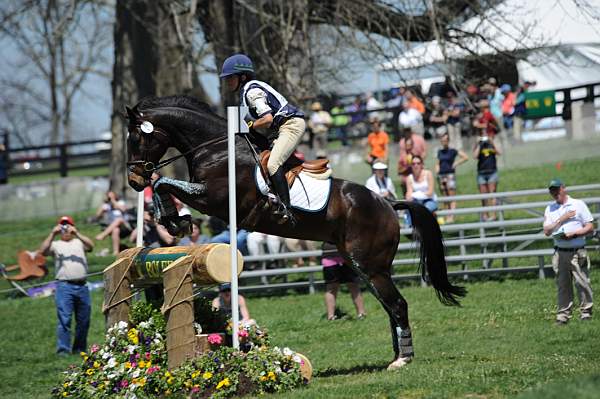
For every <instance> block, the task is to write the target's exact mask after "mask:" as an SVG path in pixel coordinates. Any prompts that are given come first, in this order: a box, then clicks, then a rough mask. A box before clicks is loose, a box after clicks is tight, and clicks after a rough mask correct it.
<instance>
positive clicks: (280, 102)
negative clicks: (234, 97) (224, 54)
mask: <svg viewBox="0 0 600 399" xmlns="http://www.w3.org/2000/svg"><path fill="white" fill-rule="evenodd" d="M220 78H221V79H224V80H225V84H226V85H227V88H228V89H229V90H230V91H232V92H235V91H238V90H239V92H240V104H241V105H243V106H247V107H248V109H249V115H248V117H247V120H248V126H249V127H250V128H251V129H254V130H255V131H257V132H259V133H261V134H263V135H265V136H267V138H273V137H274V138H275V140H274V142H273V149H272V150H271V156H270V157H269V161H268V163H267V169H268V172H269V176H270V178H271V182H272V183H273V188H274V189H275V192H276V193H277V195H278V197H279V199H280V201H279V206H278V207H277V209H276V210H275V211H274V214H276V215H278V216H279V218H280V219H279V223H280V224H281V223H285V222H286V221H288V220H291V221H293V215H292V213H291V212H290V210H289V208H290V193H289V189H288V184H287V180H286V178H285V172H284V170H283V163H284V162H285V161H286V160H287V159H288V158H289V157H290V155H291V154H292V153H293V152H294V150H295V149H296V147H297V146H298V144H300V141H301V139H302V135H303V134H304V130H305V128H306V124H305V122H304V119H303V118H304V113H303V112H302V111H301V110H300V109H299V108H297V107H295V106H293V105H291V104H290V103H288V101H287V100H286V99H285V97H283V96H282V95H281V94H280V93H279V92H277V91H276V90H275V89H273V88H272V87H271V86H269V85H268V84H267V83H265V82H262V81H260V80H256V77H255V74H254V67H253V65H252V60H250V58H249V57H248V56H246V55H244V54H234V55H232V56H231V57H229V58H227V59H226V60H225V62H223V68H222V70H221V75H220Z"/></svg>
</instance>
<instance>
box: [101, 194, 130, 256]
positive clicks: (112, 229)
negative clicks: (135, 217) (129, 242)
mask: <svg viewBox="0 0 600 399" xmlns="http://www.w3.org/2000/svg"><path fill="white" fill-rule="evenodd" d="M126 211H127V206H126V205H125V201H123V200H121V199H119V196H118V195H117V194H116V193H115V192H114V191H109V192H107V193H106V199H105V201H104V203H103V204H102V205H101V206H100V207H99V208H98V211H97V212H96V218H97V219H100V218H101V217H103V218H104V219H105V221H106V223H107V224H108V226H107V227H106V228H105V229H104V230H103V231H102V232H101V233H100V234H98V235H97V236H96V240H97V241H102V240H104V239H105V238H106V237H108V236H109V235H110V236H111V242H112V250H113V255H117V254H118V253H119V249H120V245H121V238H125V237H127V236H128V235H129V234H130V233H131V225H130V224H129V222H128V221H127V220H126V218H125V212H126Z"/></svg>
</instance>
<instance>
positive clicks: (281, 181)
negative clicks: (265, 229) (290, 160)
mask: <svg viewBox="0 0 600 399" xmlns="http://www.w3.org/2000/svg"><path fill="white" fill-rule="evenodd" d="M271 182H272V183H273V188H274V189H275V192H276V193H277V196H278V197H279V200H280V202H279V207H278V208H277V209H276V210H275V211H274V212H273V213H274V214H275V215H278V216H279V218H280V219H279V221H278V223H279V224H283V223H285V222H287V221H290V222H292V223H294V222H295V220H294V215H292V212H291V211H290V191H289V188H288V183H287V180H286V178H285V172H284V170H283V167H282V166H280V167H279V169H277V172H275V174H274V175H271Z"/></svg>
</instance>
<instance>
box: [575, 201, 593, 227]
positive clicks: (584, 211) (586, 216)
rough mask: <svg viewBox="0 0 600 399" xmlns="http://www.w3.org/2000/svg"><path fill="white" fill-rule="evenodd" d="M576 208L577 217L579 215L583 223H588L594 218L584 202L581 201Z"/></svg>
mask: <svg viewBox="0 0 600 399" xmlns="http://www.w3.org/2000/svg"><path fill="white" fill-rule="evenodd" d="M578 208H579V212H580V215H579V217H581V222H582V223H583V224H586V223H590V222H592V221H593V220H594V217H593V216H592V213H591V212H590V209H589V208H588V206H587V205H586V204H585V202H583V201H581V202H580V203H579V207H578Z"/></svg>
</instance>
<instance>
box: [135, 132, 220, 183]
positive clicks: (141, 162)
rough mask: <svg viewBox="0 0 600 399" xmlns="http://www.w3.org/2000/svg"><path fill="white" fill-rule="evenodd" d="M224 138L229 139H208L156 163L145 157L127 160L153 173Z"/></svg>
mask: <svg viewBox="0 0 600 399" xmlns="http://www.w3.org/2000/svg"><path fill="white" fill-rule="evenodd" d="M163 134H164V133H163ZM224 140H227V136H221V137H217V138H214V139H212V140H208V141H206V142H204V143H200V144H198V145H197V146H195V147H193V148H191V149H190V150H188V151H186V152H184V153H181V154H179V155H175V156H174V157H171V158H169V159H165V160H164V161H160V162H159V163H157V164H156V165H155V164H154V162H152V161H146V160H144V159H140V160H138V161H131V162H127V167H131V166H137V165H141V166H142V169H143V171H144V172H147V173H152V172H155V171H157V170H159V169H161V168H163V167H165V166H167V165H168V164H170V163H172V162H175V161H176V160H178V159H179V158H181V157H184V156H186V155H189V154H191V153H192V152H194V151H196V150H198V149H200V148H202V147H206V146H209V145H212V144H216V143H219V142H221V141H224Z"/></svg>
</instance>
